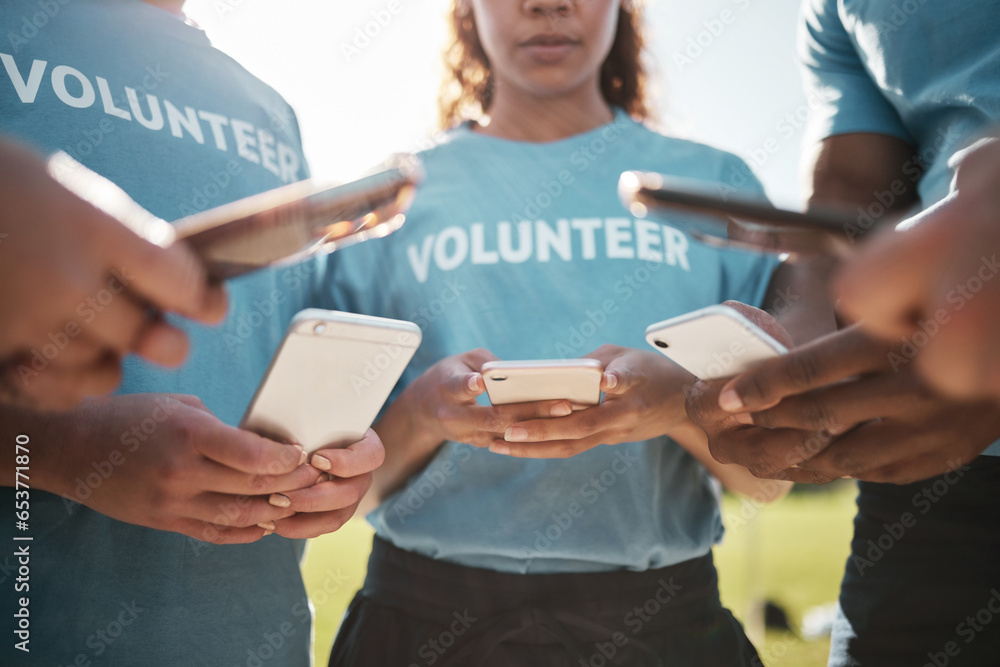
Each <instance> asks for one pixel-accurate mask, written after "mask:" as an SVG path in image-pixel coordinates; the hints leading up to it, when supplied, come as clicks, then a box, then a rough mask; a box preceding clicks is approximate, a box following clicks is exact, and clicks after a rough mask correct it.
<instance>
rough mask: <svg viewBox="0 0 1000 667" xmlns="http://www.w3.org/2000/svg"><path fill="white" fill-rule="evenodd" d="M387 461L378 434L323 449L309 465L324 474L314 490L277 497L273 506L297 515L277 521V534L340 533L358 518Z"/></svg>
mask: <svg viewBox="0 0 1000 667" xmlns="http://www.w3.org/2000/svg"><path fill="white" fill-rule="evenodd" d="M384 460H385V449H384V448H383V447H382V441H381V440H380V439H379V437H378V435H377V434H376V433H375V431H373V430H371V429H368V433H366V434H365V437H364V438H362V439H361V440H360V441H358V442H355V443H354V444H352V445H349V446H348V447H344V448H337V449H321V450H319V451H317V452H315V453H314V454H313V455H312V457H310V459H309V462H310V463H311V464H312V466H313V467H314V468H315V469H316V470H318V471H320V480H319V481H318V482H317V483H316V484H314V485H313V486H309V487H305V488H301V489H297V490H291V491H286V492H284V493H275V494H272V495H271V497H270V499H269V500H270V502H271V504H272V505H275V506H277V507H284V508H287V509H289V510H292V511H294V512H295V515H294V516H289V517H287V518H283V519H279V520H276V521H274V526H275V528H274V532H276V533H277V534H279V535H281V536H283V537H291V538H307V537H318V536H320V535H325V534H326V533H332V532H334V531H337V530H340V528H341V526H343V525H344V524H345V523H347V521H348V519H350V518H351V517H352V516H354V513H355V512H357V510H358V505H359V504H360V503H361V500H362V499H363V498H364V496H365V494H366V493H368V489H369V488H371V485H372V471H374V470H375V469H376V468H378V467H379V466H380V465H382V462H383V461H384Z"/></svg>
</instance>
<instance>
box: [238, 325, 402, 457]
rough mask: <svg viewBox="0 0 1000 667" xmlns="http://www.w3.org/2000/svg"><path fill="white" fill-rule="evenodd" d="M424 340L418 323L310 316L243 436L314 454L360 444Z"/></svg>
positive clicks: (287, 346)
mask: <svg viewBox="0 0 1000 667" xmlns="http://www.w3.org/2000/svg"><path fill="white" fill-rule="evenodd" d="M420 339H421V334H420V329H419V328H418V327H417V325H415V324H413V323H411V322H404V321H401V320H390V319H385V318H380V317H368V316H365V315H353V314H351V313H339V312H335V311H331V310H319V309H315V308H312V309H309V310H303V311H302V312H300V313H299V314H298V315H296V316H295V318H294V319H293V320H292V323H291V325H290V326H289V328H288V333H287V334H286V335H285V340H284V341H283V342H282V344H281V347H280V348H279V349H278V351H277V353H275V355H274V358H273V359H272V361H271V366H270V367H269V368H268V370H267V374H266V375H265V376H264V379H263V381H262V382H261V384H260V386H259V387H258V389H257V393H256V394H255V395H254V397H253V400H252V401H251V402H250V406H249V407H248V408H247V411H246V414H244V415H243V419H242V420H241V422H240V428H243V429H246V430H249V431H253V432H254V433H258V434H260V435H263V436H265V437H268V438H271V439H273V440H277V441H279V442H288V443H295V444H299V445H302V446H303V447H304V448H305V450H306V452H309V453H311V452H314V451H316V450H318V449H323V448H328V447H344V446H347V445H350V444H352V443H355V442H357V441H359V440H361V439H362V438H364V436H365V433H367V432H368V429H369V428H371V425H372V423H373V422H374V421H375V418H376V417H377V416H378V413H379V410H381V409H382V406H383V405H384V404H385V401H386V399H387V398H388V397H389V394H390V393H391V392H392V389H393V387H395V386H396V382H398V381H399V378H400V376H401V375H402V374H403V371H404V370H405V369H406V366H407V364H408V363H409V362H410V358H411V357H412V356H413V354H414V352H416V350H417V347H418V346H419V345H420Z"/></svg>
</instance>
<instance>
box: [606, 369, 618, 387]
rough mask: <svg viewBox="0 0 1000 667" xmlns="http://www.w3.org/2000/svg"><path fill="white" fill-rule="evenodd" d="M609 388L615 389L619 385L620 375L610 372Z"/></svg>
mask: <svg viewBox="0 0 1000 667" xmlns="http://www.w3.org/2000/svg"><path fill="white" fill-rule="evenodd" d="M607 378H608V389H614V388H615V387H617V386H618V376H617V375H615V374H614V373H608V376H607Z"/></svg>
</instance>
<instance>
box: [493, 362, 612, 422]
mask: <svg viewBox="0 0 1000 667" xmlns="http://www.w3.org/2000/svg"><path fill="white" fill-rule="evenodd" d="M482 375H483V380H484V381H485V382H486V393H487V394H488V395H489V397H490V402H491V403H492V404H493V405H506V404H508V403H531V402H534V401H555V400H567V401H569V402H570V405H572V406H573V409H574V410H582V409H583V408H586V407H589V406H591V405H597V404H598V403H600V402H601V378H602V377H603V375H604V367H603V366H602V365H601V362H600V361H598V360H597V359H545V360H540V361H489V362H486V363H485V364H483V368H482Z"/></svg>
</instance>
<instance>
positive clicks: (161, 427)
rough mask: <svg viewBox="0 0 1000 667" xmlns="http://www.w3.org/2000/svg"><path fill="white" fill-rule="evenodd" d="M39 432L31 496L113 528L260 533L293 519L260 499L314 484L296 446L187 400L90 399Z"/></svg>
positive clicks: (50, 419) (237, 537)
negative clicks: (50, 498)
mask: <svg viewBox="0 0 1000 667" xmlns="http://www.w3.org/2000/svg"><path fill="white" fill-rule="evenodd" d="M41 429H44V431H43V433H42V434H41V436H40V437H39V438H38V439H39V440H40V441H44V442H46V443H51V446H49V447H46V448H42V449H39V448H36V449H37V450H38V456H39V457H40V463H39V464H38V465H37V466H33V470H35V477H36V478H35V484H37V486H38V488H40V489H42V490H45V491H49V492H51V493H55V494H59V495H61V496H63V497H66V498H70V499H72V500H76V501H77V502H81V503H83V504H84V505H86V506H87V507H89V508H91V509H93V510H94V511H97V512H100V513H101V514H104V515H106V516H109V517H111V518H113V519H117V520H118V521H124V522H126V523H132V524H136V525H139V526H146V527H147V528H155V529H157V530H167V531H172V532H176V533H181V534H184V535H187V536H189V537H193V538H195V539H199V540H203V541H206V542H214V543H216V544H236V543H245V542H253V541H256V540H258V539H260V538H261V537H263V536H264V535H265V534H268V532H269V530H270V526H269V525H268V522H272V521H277V520H280V519H284V518H287V517H289V516H291V515H292V514H293V513H294V510H292V509H289V508H283V507H276V506H274V505H272V504H270V503H268V497H269V496H270V495H271V494H273V493H288V492H289V491H290V490H292V489H302V488H309V487H312V485H313V484H315V483H316V481H317V480H318V479H319V472H318V471H317V470H316V469H315V468H313V467H312V466H308V465H303V462H304V461H305V459H306V457H305V452H304V451H303V450H302V448H301V447H299V446H297V445H283V444H279V443H277V442H274V441H271V440H267V439H266V438H262V437H260V436H258V435H255V434H253V433H250V432H248V431H242V430H240V429H237V428H233V427H230V426H227V425H225V424H223V423H222V422H221V421H219V420H218V418H216V417H215V416H214V415H212V414H211V413H210V412H209V411H208V410H207V409H206V408H205V406H204V405H203V404H202V403H201V401H200V400H198V399H197V398H196V397H193V396H180V395H164V394H160V395H157V394H134V395H129V396H115V397H111V398H105V399H93V400H90V401H87V402H85V403H84V404H83V405H81V406H80V407H79V408H77V409H75V410H73V411H71V412H66V413H58V414H55V415H51V416H47V417H45V418H44V421H42V423H41V425H40V427H39V430H41ZM34 455H35V450H33V456H34ZM258 524H264V525H265V526H268V528H267V529H265V528H261V527H259V526H258Z"/></svg>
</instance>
